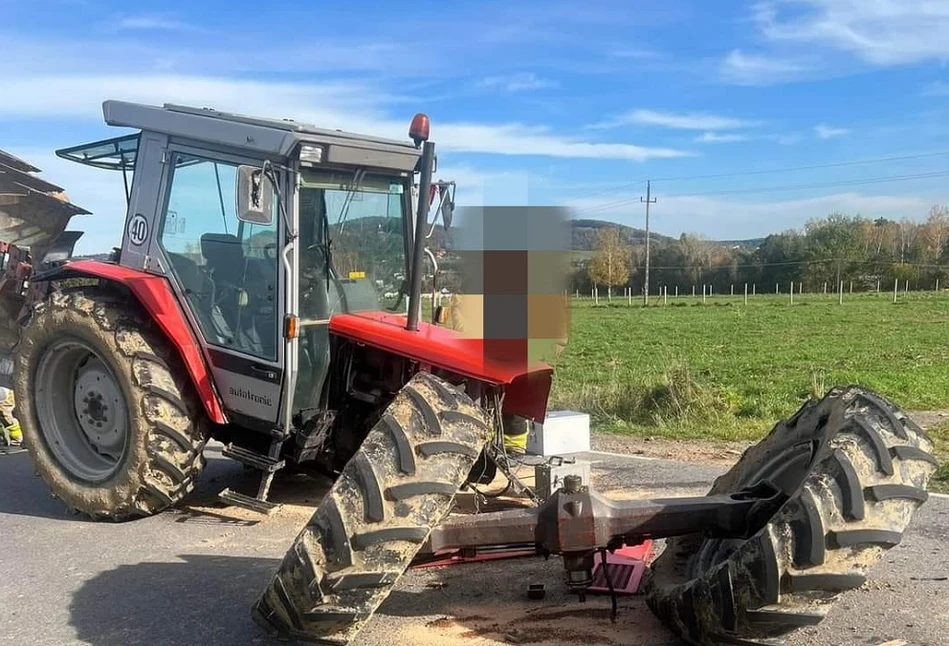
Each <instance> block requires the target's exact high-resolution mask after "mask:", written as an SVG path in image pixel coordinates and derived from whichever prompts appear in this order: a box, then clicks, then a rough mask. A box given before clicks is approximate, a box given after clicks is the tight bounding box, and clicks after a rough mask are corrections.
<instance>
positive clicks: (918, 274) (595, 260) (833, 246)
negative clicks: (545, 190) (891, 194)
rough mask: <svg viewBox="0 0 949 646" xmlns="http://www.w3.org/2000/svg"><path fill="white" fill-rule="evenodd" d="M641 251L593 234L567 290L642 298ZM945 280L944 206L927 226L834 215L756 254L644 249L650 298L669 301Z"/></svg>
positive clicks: (705, 243) (662, 243)
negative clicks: (706, 293) (672, 297)
mask: <svg viewBox="0 0 949 646" xmlns="http://www.w3.org/2000/svg"><path fill="white" fill-rule="evenodd" d="M644 268H645V245H643V244H633V245H630V244H628V243H627V242H626V241H625V240H623V238H622V237H621V236H620V231H619V229H618V228H616V227H610V228H604V229H601V230H600V231H598V232H597V240H596V244H595V247H594V251H593V254H592V256H591V257H589V258H577V259H575V260H574V261H573V267H572V277H571V279H572V285H573V289H574V290H577V291H579V292H580V293H586V294H589V293H590V290H591V289H593V288H594V286H595V287H597V288H598V290H599V291H600V292H601V293H603V294H605V293H606V291H607V290H609V289H612V291H613V293H617V292H620V293H621V292H622V291H623V289H624V288H626V287H629V288H632V289H633V293H640V294H641V293H642V289H643V273H644ZM947 277H949V206H943V205H935V206H933V207H932V208H931V209H930V211H929V214H928V215H927V217H926V219H925V220H924V221H922V222H916V221H912V220H909V219H907V218H902V219H900V220H895V219H889V218H877V219H868V218H865V217H862V216H860V215H845V214H842V213H832V214H831V215H828V216H827V217H824V218H820V219H813V220H811V221H809V222H808V223H807V224H806V225H805V226H804V227H803V228H802V229H799V230H789V231H785V232H783V233H775V234H772V235H769V236H768V237H767V238H765V239H764V240H763V241H761V242H760V244H758V245H756V246H750V247H748V246H743V245H740V244H731V245H723V244H721V243H717V242H714V241H711V240H708V239H706V238H704V237H702V236H699V235H694V234H685V233H683V234H682V235H681V236H680V237H679V238H678V239H677V240H676V239H666V240H659V241H651V242H650V279H649V283H650V291H651V292H652V293H653V294H655V293H657V290H659V289H661V288H662V287H663V286H666V287H668V289H669V293H670V294H671V293H672V291H673V289H674V287H676V286H677V287H678V288H679V290H680V293H686V292H690V291H691V289H692V287H693V286H696V288H697V289H699V290H701V286H702V285H708V286H710V287H711V289H712V291H713V293H719V294H720V293H723V292H728V290H729V289H730V288H731V286H732V285H734V286H735V289H736V290H738V289H739V287H738V286H739V285H743V284H744V283H748V284H749V285H750V284H757V285H759V286H761V287H759V291H764V289H765V287H764V286H768V287H767V289H768V291H771V290H772V289H773V287H774V285H776V284H777V285H780V286H781V291H782V292H784V291H787V289H788V288H789V284H790V283H791V282H792V281H793V282H794V283H795V284H796V285H795V289H798V287H797V284H802V285H803V287H804V290H805V291H809V292H813V291H819V290H822V289H824V285H825V284H826V285H827V289H828V290H829V291H833V290H834V289H836V286H837V285H838V284H839V283H840V282H844V283H845V284H847V285H848V287H849V284H850V283H851V282H852V283H853V289H854V290H855V291H857V290H860V291H864V290H871V289H872V290H875V289H876V288H877V285H878V284H882V285H883V288H884V289H887V285H889V286H892V284H893V281H894V279H897V280H899V281H900V284H901V285H902V284H903V281H909V283H910V286H911V288H914V289H918V288H927V289H931V288H932V287H933V286H934V285H935V284H936V281H937V280H938V281H939V283H940V284H945V283H946V279H947Z"/></svg>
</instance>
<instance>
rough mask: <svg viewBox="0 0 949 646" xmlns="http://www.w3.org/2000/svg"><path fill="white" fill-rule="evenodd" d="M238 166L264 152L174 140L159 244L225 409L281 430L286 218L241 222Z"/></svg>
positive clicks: (167, 162)
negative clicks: (229, 151) (232, 151)
mask: <svg viewBox="0 0 949 646" xmlns="http://www.w3.org/2000/svg"><path fill="white" fill-rule="evenodd" d="M240 164H253V165H256V166H259V165H260V164H261V160H252V159H242V158H239V157H231V156H225V155H221V154H220V153H211V152H208V151H204V150H201V149H197V148H189V147H186V146H175V145H172V146H169V147H168V149H167V151H166V153H165V165H166V169H165V172H164V182H163V183H164V189H163V200H162V203H161V206H160V207H159V210H158V216H159V218H158V219H159V235H158V240H157V242H158V245H159V247H160V250H161V254H162V256H163V257H164V259H165V261H166V262H165V263H163V264H166V265H167V268H168V273H170V275H171V276H172V277H173V281H172V282H173V283H174V284H175V289H176V291H177V292H178V295H179V297H180V300H181V302H182V303H184V304H185V306H186V309H187V310H188V316H189V318H190V319H191V322H192V324H193V325H194V327H195V329H196V330H197V331H198V332H199V334H200V335H201V337H202V340H203V346H204V347H203V351H204V354H205V357H206V358H207V360H208V364H209V366H210V368H211V373H212V375H213V378H214V381H215V386H216V388H217V391H218V393H219V395H220V397H221V400H222V402H223V404H224V407H225V409H227V411H228V413H229V415H230V416H231V417H235V416H236V417H243V418H247V419H245V420H243V421H244V422H245V423H252V422H253V421H257V422H263V423H266V424H267V425H269V426H270V427H271V428H275V427H278V426H279V423H278V415H279V411H280V403H281V392H282V387H283V381H284V369H283V366H284V354H285V353H284V347H283V344H282V343H281V336H282V335H281V334H280V332H281V325H280V322H281V320H282V316H281V312H282V311H284V309H285V308H284V305H283V293H284V290H283V289H282V286H283V285H284V281H285V280H286V276H285V275H284V273H285V272H284V269H283V266H282V263H281V262H280V261H279V253H278V249H279V240H280V237H279V236H280V235H282V234H283V232H282V231H281V230H280V229H281V227H282V226H283V224H282V222H281V218H278V217H276V213H275V217H273V218H272V224H270V225H267V226H264V225H258V224H249V223H246V222H240V221H239V220H238V218H237V209H236V204H235V202H236V196H237V168H238V166H239V165H240ZM278 179H279V180H280V181H281V182H282V183H285V182H286V178H285V177H283V176H282V175H280V174H278ZM283 194H284V195H286V192H284V193H283ZM274 208H275V211H276V204H275V205H274ZM235 421H238V420H235Z"/></svg>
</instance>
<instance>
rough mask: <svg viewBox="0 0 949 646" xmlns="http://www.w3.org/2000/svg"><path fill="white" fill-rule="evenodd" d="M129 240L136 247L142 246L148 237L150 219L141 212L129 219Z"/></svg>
mask: <svg viewBox="0 0 949 646" xmlns="http://www.w3.org/2000/svg"><path fill="white" fill-rule="evenodd" d="M128 235H129V241H130V242H131V243H132V244H133V245H135V246H136V247H138V246H140V245H141V244H142V243H143V242H145V241H146V240H147V239H148V220H146V219H145V216H144V215H142V214H141V213H136V214H135V215H134V216H133V217H132V219H131V220H129V228H128Z"/></svg>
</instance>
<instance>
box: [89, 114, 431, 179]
mask: <svg viewBox="0 0 949 646" xmlns="http://www.w3.org/2000/svg"><path fill="white" fill-rule="evenodd" d="M102 114H103V117H104V118H105V122H106V123H107V124H108V125H110V126H120V127H121V126H124V127H129V128H136V129H138V130H141V131H149V132H157V133H162V134H166V135H168V136H170V137H176V138H181V139H189V140H193V141H201V142H208V143H212V144H218V145H221V146H227V147H231V148H238V149H243V150H247V151H250V152H252V153H255V154H257V155H263V156H266V157H290V156H292V155H295V154H296V153H297V151H298V150H299V147H300V146H303V145H315V146H320V147H322V148H323V163H325V164H345V165H358V166H364V167H375V168H384V169H390V170H401V171H412V170H414V169H415V167H416V165H417V164H418V161H419V159H420V158H421V154H422V152H421V150H420V149H418V148H416V147H415V145H414V144H413V143H412V142H411V141H409V140H408V139H406V140H405V141H399V140H397V139H386V138H382V137H375V136H369V135H362V134H356V133H351V132H344V131H342V130H331V129H328V128H319V127H316V126H313V125H309V124H305V123H300V122H297V121H293V120H291V119H270V118H263V117H253V116H247V115H242V114H235V113H230V112H221V111H219V110H214V109H212V108H196V107H190V106H183V105H174V104H165V105H162V106H154V105H145V104H141V103H129V102H126V101H116V100H108V101H105V102H103V104H102ZM118 152H119V151H118V150H113V155H114V154H115V153H118ZM128 152H131V151H126V153H128ZM75 161H79V160H78V159H75Z"/></svg>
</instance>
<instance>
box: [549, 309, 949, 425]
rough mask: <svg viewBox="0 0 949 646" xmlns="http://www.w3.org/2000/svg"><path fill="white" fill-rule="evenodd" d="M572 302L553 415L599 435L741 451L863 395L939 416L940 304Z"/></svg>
mask: <svg viewBox="0 0 949 646" xmlns="http://www.w3.org/2000/svg"><path fill="white" fill-rule="evenodd" d="M605 300H606V299H605V298H602V297H601V298H600V304H599V306H596V305H594V304H593V302H592V301H591V300H590V299H589V298H586V299H583V298H581V299H575V300H574V301H573V310H572V330H571V335H570V341H569V343H568V345H567V348H566V350H565V351H564V352H563V354H562V355H561V357H560V359H559V360H558V361H557V362H556V376H555V381H554V390H553V393H552V396H551V405H552V407H555V408H570V409H573V410H581V411H584V412H587V413H590V414H591V417H592V418H593V420H594V424H595V427H596V428H597V429H598V430H601V431H612V432H627V433H637V434H642V435H652V436H664V437H671V438H677V439H686V438H688V439H729V440H735V439H738V440H750V439H756V438H758V437H760V436H761V435H762V434H763V433H764V432H766V431H767V430H768V429H769V428H770V427H771V426H772V425H773V424H774V423H775V422H776V421H777V420H778V419H780V418H783V417H786V416H788V415H789V414H791V413H792V412H793V411H794V410H795V409H796V408H797V407H798V406H800V404H801V403H802V402H803V401H804V400H805V398H807V397H809V396H811V395H820V394H823V393H824V392H826V390H828V389H829V388H831V387H832V386H834V385H837V384H849V383H856V384H860V385H864V386H868V387H870V388H873V389H875V390H877V391H878V392H880V393H882V394H884V395H886V396H887V397H889V398H891V399H892V400H893V401H895V402H896V403H897V404H899V405H900V406H902V407H903V408H905V409H907V410H931V409H939V408H949V295H946V294H935V293H932V292H930V293H910V294H903V293H900V294H899V298H898V303H895V304H894V303H893V302H892V300H893V296H892V293H891V294H886V293H883V294H845V295H844V303H843V304H842V305H840V304H838V302H837V297H836V296H823V295H819V294H818V295H807V294H805V295H803V296H796V297H795V302H794V304H793V305H790V304H789V299H788V295H787V294H784V295H782V296H774V295H768V296H762V295H759V296H755V297H749V303H748V305H744V304H743V298H742V297H741V296H736V297H729V296H718V297H711V298H709V299H708V300H707V302H706V303H704V304H703V302H702V297H701V295H700V296H698V297H696V298H693V297H692V296H691V295H689V296H681V297H679V298H678V299H675V298H673V297H671V296H670V297H669V299H668V304H665V305H663V303H662V299H656V298H655V297H653V299H652V303H653V304H652V305H650V307H645V308H644V307H642V306H641V304H640V303H637V302H636V301H635V300H634V302H633V305H632V306H631V307H630V306H629V305H628V304H627V299H626V298H623V297H619V298H617V297H615V296H614V298H613V303H612V304H611V305H607V304H606V302H605Z"/></svg>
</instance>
